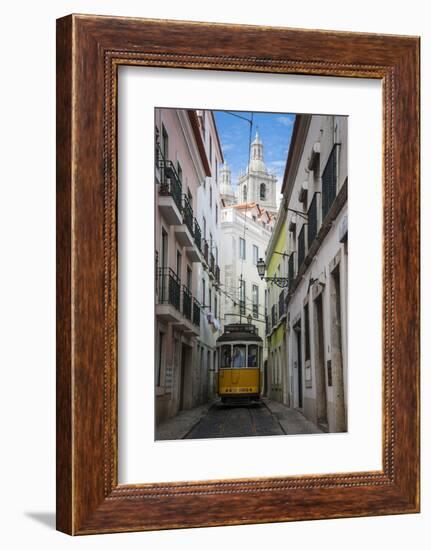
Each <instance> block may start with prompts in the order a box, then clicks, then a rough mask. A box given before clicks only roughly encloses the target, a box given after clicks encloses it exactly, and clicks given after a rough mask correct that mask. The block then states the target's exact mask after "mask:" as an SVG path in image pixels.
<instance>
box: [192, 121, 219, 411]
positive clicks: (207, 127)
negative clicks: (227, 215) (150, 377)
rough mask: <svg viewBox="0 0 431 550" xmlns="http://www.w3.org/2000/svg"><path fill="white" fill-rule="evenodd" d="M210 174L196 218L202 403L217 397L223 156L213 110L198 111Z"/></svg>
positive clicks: (202, 188) (200, 193) (198, 380)
mask: <svg viewBox="0 0 431 550" xmlns="http://www.w3.org/2000/svg"><path fill="white" fill-rule="evenodd" d="M197 115H198V120H199V127H200V131H201V135H202V139H203V142H204V144H205V150H206V152H207V157H208V162H209V165H210V172H211V175H210V176H207V177H206V178H205V180H204V182H203V185H201V186H200V187H199V189H198V202H197V218H198V221H199V224H200V228H201V232H202V252H203V261H202V262H200V263H198V264H197V275H198V296H199V300H200V302H201V311H202V316H201V327H200V328H201V330H200V335H199V337H198V350H197V352H198V362H199V368H198V369H196V384H197V391H198V392H199V401H200V402H201V403H203V402H205V401H207V400H208V399H209V398H212V397H214V396H215V393H216V390H217V388H216V370H217V353H216V339H217V338H218V337H219V336H220V310H221V304H220V302H221V294H220V267H219V266H220V263H219V262H220V249H221V236H220V226H221V201H220V181H219V180H220V166H221V165H222V163H223V153H222V150H221V145H220V141H219V136H218V133H217V127H216V123H215V120H214V115H213V113H212V111H197Z"/></svg>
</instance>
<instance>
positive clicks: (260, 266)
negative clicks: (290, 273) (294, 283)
mask: <svg viewBox="0 0 431 550" xmlns="http://www.w3.org/2000/svg"><path fill="white" fill-rule="evenodd" d="M275 254H280V256H288V254H282V253H281V252H275ZM256 267H257V272H258V274H259V277H260V278H261V279H262V281H263V280H265V281H270V282H271V283H275V284H276V285H277V286H279V287H281V288H286V287H287V286H289V279H288V278H287V277H265V271H266V264H265V262H264V260H263V258H259V260H258V262H257V263H256Z"/></svg>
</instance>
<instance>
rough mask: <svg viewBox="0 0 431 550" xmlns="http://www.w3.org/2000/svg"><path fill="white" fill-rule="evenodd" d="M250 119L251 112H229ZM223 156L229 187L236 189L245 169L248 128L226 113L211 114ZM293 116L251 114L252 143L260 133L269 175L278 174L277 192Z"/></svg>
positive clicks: (290, 134)
mask: <svg viewBox="0 0 431 550" xmlns="http://www.w3.org/2000/svg"><path fill="white" fill-rule="evenodd" d="M231 112H234V113H235V114H237V115H240V116H242V117H245V118H247V119H249V120H250V119H251V115H252V113H251V112H242V111H241V112H240V111H231ZM214 116H215V119H216V123H217V129H218V132H219V137H220V141H221V144H222V149H223V155H224V158H225V160H226V162H227V163H228V164H229V166H230V169H231V171H232V184H233V187H234V189H235V187H236V183H237V179H238V174H239V173H240V171H241V170H245V169H246V168H247V163H248V150H249V129H250V125H249V124H248V123H247V122H246V121H244V120H242V119H240V118H238V117H236V116H233V115H232V114H229V113H228V112H227V111H214ZM294 121H295V115H293V114H289V113H262V112H254V113H253V127H252V140H253V139H254V137H255V135H256V130H258V131H259V135H260V138H261V140H262V142H263V154H264V161H265V164H266V166H267V168H268V169H269V171H270V172H273V173H275V174H276V175H277V178H278V183H277V191H278V193H279V192H280V189H281V183H282V178H283V173H284V167H285V164H286V158H287V153H288V150H289V145H290V139H291V137H292V130H293V123H294Z"/></svg>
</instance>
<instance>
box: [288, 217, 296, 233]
mask: <svg viewBox="0 0 431 550" xmlns="http://www.w3.org/2000/svg"><path fill="white" fill-rule="evenodd" d="M295 229H296V214H292V217H291V218H290V222H289V231H295Z"/></svg>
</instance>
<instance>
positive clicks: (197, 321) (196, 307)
mask: <svg viewBox="0 0 431 550" xmlns="http://www.w3.org/2000/svg"><path fill="white" fill-rule="evenodd" d="M193 324H194V325H195V326H196V327H200V326H201V306H200V304H199V302H198V301H197V300H196V298H193Z"/></svg>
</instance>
